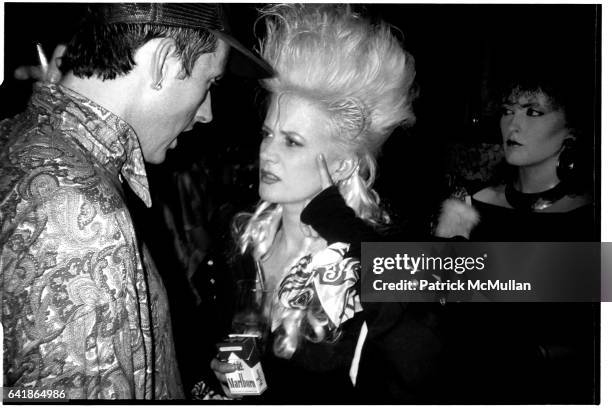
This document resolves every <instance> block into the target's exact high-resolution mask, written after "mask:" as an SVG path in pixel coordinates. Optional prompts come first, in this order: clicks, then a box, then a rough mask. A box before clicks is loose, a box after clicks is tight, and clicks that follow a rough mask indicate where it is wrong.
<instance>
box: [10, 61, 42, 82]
mask: <svg viewBox="0 0 612 408" xmlns="http://www.w3.org/2000/svg"><path fill="white" fill-rule="evenodd" d="M13 76H14V77H15V79H19V80H21V81H23V80H27V79H33V80H35V81H41V80H42V79H43V72H42V69H41V68H40V66H35V65H22V66H20V67H18V68H17V69H15V71H14V72H13Z"/></svg>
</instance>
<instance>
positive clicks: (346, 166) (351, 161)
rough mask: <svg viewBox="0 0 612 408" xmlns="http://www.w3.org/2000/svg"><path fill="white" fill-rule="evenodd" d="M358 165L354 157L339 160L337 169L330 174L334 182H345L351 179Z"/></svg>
mask: <svg viewBox="0 0 612 408" xmlns="http://www.w3.org/2000/svg"><path fill="white" fill-rule="evenodd" d="M358 163H359V161H358V160H357V157H355V156H351V157H346V158H344V159H340V160H339V161H338V167H337V168H336V170H334V173H333V174H332V178H333V179H334V182H338V181H342V180H346V179H347V178H349V177H351V175H352V174H353V172H355V171H356V170H357V164H358Z"/></svg>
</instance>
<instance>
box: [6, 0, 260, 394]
mask: <svg viewBox="0 0 612 408" xmlns="http://www.w3.org/2000/svg"><path fill="white" fill-rule="evenodd" d="M230 47H232V48H234V49H237V50H238V51H240V53H241V54H240V55H242V56H243V57H246V58H245V59H243V62H244V61H248V62H251V63H252V65H253V66H254V68H255V69H256V70H258V71H259V74H260V75H266V74H270V73H271V70H270V69H269V67H268V66H267V65H266V64H265V63H263V62H262V61H260V60H258V59H257V58H256V57H255V56H254V55H252V54H251V53H250V52H249V51H247V50H246V49H245V48H244V47H242V46H241V45H240V44H239V43H238V42H237V41H236V40H235V39H233V38H232V37H231V36H229V34H228V32H227V25H226V24H225V20H224V18H223V15H222V12H221V8H220V6H219V5H216V4H177V3H170V4H162V3H156V4H145V3H138V4H117V3H115V4H106V5H98V6H94V7H92V9H91V13H90V14H89V16H88V18H87V19H86V21H85V22H84V23H83V25H82V26H81V28H80V29H79V31H78V32H77V33H76V34H75V36H74V37H73V39H72V40H71V42H70V43H69V44H68V46H67V50H66V53H65V55H64V57H63V59H62V70H63V71H64V72H65V75H64V77H63V78H62V80H61V81H60V83H59V84H50V83H39V84H37V85H36V87H35V91H34V94H33V96H32V98H31V100H30V103H29V105H28V108H27V109H26V111H25V112H23V113H22V114H20V115H17V116H16V117H14V118H12V119H8V120H5V121H3V122H0V145H1V150H0V174H1V177H0V228H1V229H0V251H1V252H0V270H1V271H2V287H1V292H2V325H3V328H4V339H5V340H4V385H5V386H9V387H28V388H32V387H35V388H36V389H39V390H48V389H53V390H63V391H64V392H65V395H66V397H67V398H70V399H111V398H118V399H180V398H183V389H182V385H181V381H180V375H179V372H178V369H177V366H176V359H175V354H174V344H173V337H172V329H171V325H170V316H169V313H170V312H169V310H168V302H167V298H166V292H165V289H164V286H163V284H162V282H161V279H160V277H159V274H158V273H157V271H156V270H155V267H154V265H153V264H152V262H151V261H150V255H149V253H148V252H147V249H146V248H145V247H144V246H143V245H142V244H141V243H139V242H138V241H137V239H136V234H135V231H134V226H133V224H132V220H131V217H130V214H129V212H128V210H127V208H126V205H125V203H124V198H123V192H122V185H121V184H122V182H123V181H125V184H127V185H128V186H129V188H131V189H132V190H133V191H134V192H135V193H136V195H137V196H139V197H140V198H141V199H142V200H143V201H144V202H145V204H146V205H147V206H150V205H151V198H150V195H149V190H148V182H147V176H146V173H145V167H144V161H147V162H149V163H161V162H163V161H164V159H165V156H166V151H167V150H168V149H170V148H173V147H175V146H176V143H177V142H176V140H177V137H178V135H179V134H180V133H181V132H183V131H185V130H188V129H190V128H192V127H193V126H194V124H195V123H197V122H202V123H207V122H210V121H211V120H212V111H211V96H210V87H211V86H212V85H214V83H215V82H216V81H217V80H218V79H219V78H220V77H221V76H222V75H223V71H224V68H225V64H226V61H227V58H228V52H229V49H230Z"/></svg>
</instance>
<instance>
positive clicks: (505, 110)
mask: <svg viewBox="0 0 612 408" xmlns="http://www.w3.org/2000/svg"><path fill="white" fill-rule="evenodd" d="M513 113H514V112H513V111H512V109H510V108H502V115H504V116H508V115H512V114H513Z"/></svg>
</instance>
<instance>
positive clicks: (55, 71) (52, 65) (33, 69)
mask: <svg viewBox="0 0 612 408" xmlns="http://www.w3.org/2000/svg"><path fill="white" fill-rule="evenodd" d="M64 52H66V46H65V45H63V44H59V45H58V46H57V47H55V50H53V56H52V57H51V59H50V60H49V63H48V65H47V68H46V69H43V67H42V66H40V65H22V66H20V67H18V68H17V69H15V71H14V72H13V76H14V77H15V79H19V80H28V79H32V80H34V81H42V82H51V83H57V82H59V81H60V80H61V79H62V72H61V71H60V69H59V66H60V64H61V59H62V56H63V55H64Z"/></svg>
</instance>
